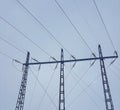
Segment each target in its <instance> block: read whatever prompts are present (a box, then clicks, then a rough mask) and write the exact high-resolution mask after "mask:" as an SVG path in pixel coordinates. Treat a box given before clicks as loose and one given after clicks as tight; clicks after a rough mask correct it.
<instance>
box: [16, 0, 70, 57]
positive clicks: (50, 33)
mask: <svg viewBox="0 0 120 110" xmlns="http://www.w3.org/2000/svg"><path fill="white" fill-rule="evenodd" d="M16 1H17V2H18V3H19V4H20V5H21V6H22V7H23V8H24V9H25V10H26V11H27V12H28V13H29V14H30V15H31V16H32V17H33V18H34V19H35V21H36V22H37V23H38V24H39V25H41V26H42V27H43V29H44V30H46V32H47V33H48V34H49V35H50V36H51V38H52V39H54V40H55V41H56V42H57V43H58V44H59V45H60V46H61V47H62V48H64V50H65V51H66V52H67V53H68V54H70V52H69V51H68V50H67V49H66V48H65V47H64V46H63V44H62V43H61V42H60V41H58V40H57V39H56V37H55V36H54V35H53V33H52V32H50V30H48V28H47V27H46V26H45V25H44V24H42V22H41V21H40V20H38V19H37V17H35V16H34V15H33V14H32V13H31V12H30V11H29V10H28V9H27V8H26V7H25V6H24V5H23V4H22V3H21V2H20V1H19V0H16ZM70 55H71V54H70Z"/></svg>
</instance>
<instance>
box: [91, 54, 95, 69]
mask: <svg viewBox="0 0 120 110" xmlns="http://www.w3.org/2000/svg"><path fill="white" fill-rule="evenodd" d="M91 56H93V57H94V58H96V55H95V54H94V53H92V55H91ZM95 61H96V60H94V61H93V62H90V67H91V66H93V65H94V63H95Z"/></svg>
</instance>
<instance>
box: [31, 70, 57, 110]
mask: <svg viewBox="0 0 120 110" xmlns="http://www.w3.org/2000/svg"><path fill="white" fill-rule="evenodd" d="M30 70H31V72H32V75H33V76H34V78H35V79H36V81H37V82H38V84H39V85H40V87H41V88H42V89H43V91H44V92H45V93H46V95H47V96H48V98H49V99H50V101H51V103H52V104H53V105H54V107H55V108H56V109H57V106H56V104H55V103H54V101H53V100H52V98H51V96H50V95H49V94H48V92H47V91H46V89H45V88H44V86H43V85H42V83H41V82H40V81H39V79H38V78H37V76H36V75H35V74H34V72H33V71H32V69H31V68H30Z"/></svg>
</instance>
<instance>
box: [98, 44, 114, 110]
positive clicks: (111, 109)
mask: <svg viewBox="0 0 120 110" xmlns="http://www.w3.org/2000/svg"><path fill="white" fill-rule="evenodd" d="M98 51H99V57H103V55H102V50H101V46H100V45H99V46H98ZM100 68H101V75H102V84H103V91H104V97H105V106H106V110H114V106H113V101H112V96H111V92H110V86H109V82H108V78H107V73H106V69H105V64H104V59H103V58H102V59H100Z"/></svg>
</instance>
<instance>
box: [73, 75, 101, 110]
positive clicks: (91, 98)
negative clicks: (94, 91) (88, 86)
mask: <svg viewBox="0 0 120 110" xmlns="http://www.w3.org/2000/svg"><path fill="white" fill-rule="evenodd" d="M74 75H75V76H76V77H75V76H74ZM74 75H73V74H72V76H73V77H74V78H75V79H77V78H79V76H78V75H77V74H74ZM78 85H79V87H81V85H80V83H79V82H78ZM82 88H83V87H82ZM85 93H86V95H87V96H88V97H89V99H90V100H91V101H92V102H93V103H94V104H95V105H96V107H97V108H98V109H99V110H101V109H100V108H99V106H98V104H97V103H96V101H94V99H93V97H91V96H90V95H89V93H88V92H87V91H85Z"/></svg>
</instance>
